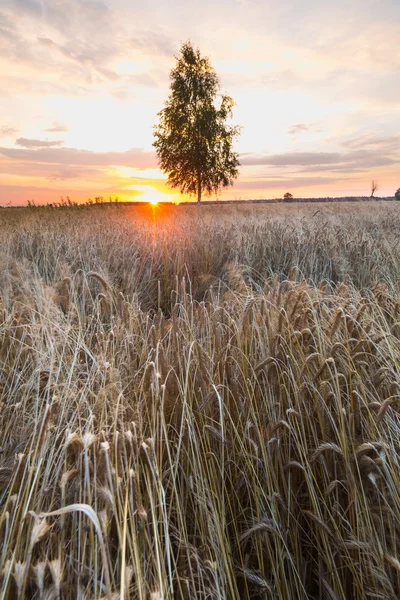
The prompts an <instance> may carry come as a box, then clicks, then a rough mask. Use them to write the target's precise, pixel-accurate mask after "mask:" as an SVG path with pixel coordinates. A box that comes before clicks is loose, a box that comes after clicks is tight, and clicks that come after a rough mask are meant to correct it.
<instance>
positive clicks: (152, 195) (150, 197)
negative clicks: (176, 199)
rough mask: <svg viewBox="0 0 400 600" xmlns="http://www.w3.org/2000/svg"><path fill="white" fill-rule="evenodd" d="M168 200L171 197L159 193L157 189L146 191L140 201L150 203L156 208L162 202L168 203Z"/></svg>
mask: <svg viewBox="0 0 400 600" xmlns="http://www.w3.org/2000/svg"><path fill="white" fill-rule="evenodd" d="M168 199H169V196H168V195H167V194H163V192H158V191H157V190H155V189H150V190H149V191H148V192H147V191H146V192H144V193H143V194H141V196H140V200H142V201H143V202H148V203H149V204H152V205H153V206H156V205H157V204H159V203H160V202H166V201H167V200H168Z"/></svg>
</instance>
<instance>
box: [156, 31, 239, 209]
mask: <svg viewBox="0 0 400 600" xmlns="http://www.w3.org/2000/svg"><path fill="white" fill-rule="evenodd" d="M176 60H177V62H176V66H175V67H174V68H173V69H172V71H171V73H170V79H171V86H170V94H169V97H168V99H167V101H166V102H165V106H164V108H163V109H162V110H161V111H160V112H159V113H158V117H159V124H158V125H156V126H155V128H154V137H155V141H154V143H153V146H154V147H155V148H156V151H157V155H158V160H159V164H160V167H161V170H162V171H164V172H165V173H167V174H168V184H169V185H170V186H171V187H178V188H180V191H181V193H187V194H196V195H197V202H200V201H201V196H202V193H203V192H204V193H205V194H206V195H211V194H212V193H218V192H219V191H220V190H221V189H222V188H224V187H228V186H229V185H232V184H233V181H234V179H236V177H237V176H238V166H239V164H240V163H239V156H238V154H237V153H235V152H233V151H232V144H233V142H234V140H235V139H236V137H237V136H238V135H239V132H240V128H239V127H237V126H234V125H228V124H227V120H228V119H230V118H231V117H232V109H233V106H234V102H233V100H232V98H231V97H230V96H226V95H222V96H221V95H219V89H220V86H219V81H218V77H217V74H216V72H215V70H214V68H213V67H212V66H211V63H210V60H209V59H208V58H207V57H203V56H201V54H200V51H199V50H198V49H195V48H194V47H193V46H192V44H191V43H190V42H186V43H184V44H183V45H182V47H181V49H180V54H179V56H178V57H176Z"/></svg>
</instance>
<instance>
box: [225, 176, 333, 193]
mask: <svg viewBox="0 0 400 600" xmlns="http://www.w3.org/2000/svg"><path fill="white" fill-rule="evenodd" d="M341 180H343V178H342V179H338V178H337V177H288V178H283V179H275V178H274V179H257V180H256V181H238V182H237V183H235V186H234V189H235V190H273V189H284V188H305V187H315V186H323V185H327V184H330V183H334V182H336V181H341Z"/></svg>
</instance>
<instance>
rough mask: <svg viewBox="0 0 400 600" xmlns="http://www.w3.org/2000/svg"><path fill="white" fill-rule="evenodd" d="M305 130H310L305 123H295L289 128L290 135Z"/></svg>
mask: <svg viewBox="0 0 400 600" xmlns="http://www.w3.org/2000/svg"><path fill="white" fill-rule="evenodd" d="M304 131H309V129H308V127H307V125H304V124H303V123H299V124H298V125H293V126H292V127H291V128H290V129H289V130H288V134H289V135H296V133H303V132H304Z"/></svg>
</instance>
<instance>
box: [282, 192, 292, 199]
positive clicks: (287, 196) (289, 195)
mask: <svg viewBox="0 0 400 600" xmlns="http://www.w3.org/2000/svg"><path fill="white" fill-rule="evenodd" d="M283 199H284V200H292V199H293V194H291V193H290V192H286V194H285V195H284V196H283Z"/></svg>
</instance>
